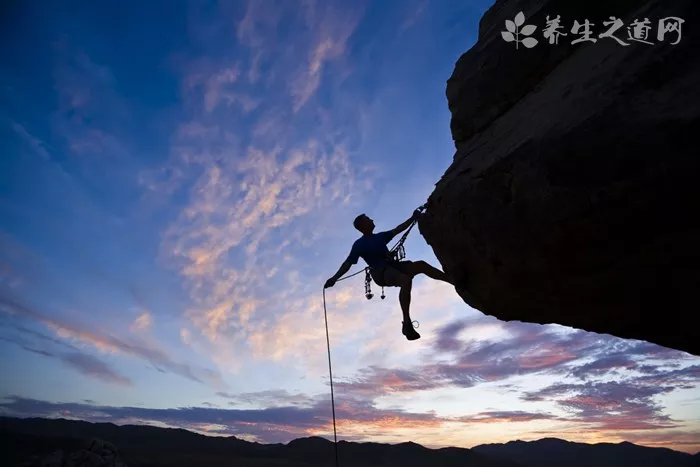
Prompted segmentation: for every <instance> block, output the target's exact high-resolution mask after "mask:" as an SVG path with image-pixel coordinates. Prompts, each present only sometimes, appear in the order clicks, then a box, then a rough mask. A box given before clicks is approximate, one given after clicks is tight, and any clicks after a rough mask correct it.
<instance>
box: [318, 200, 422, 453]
mask: <svg viewBox="0 0 700 467" xmlns="http://www.w3.org/2000/svg"><path fill="white" fill-rule="evenodd" d="M424 209H425V205H423V206H420V207H419V208H418V209H417V210H421V211H422V210H424ZM417 222H418V220H417V219H414V220H413V222H411V225H409V226H408V229H406V232H404V234H403V235H402V236H401V238H400V239H399V241H398V242H396V244H395V245H394V246H393V247H392V249H391V250H390V251H389V254H390V255H391V258H392V259H393V260H395V261H401V260H403V259H404V258H405V257H406V250H405V249H404V247H403V244H404V243H405V242H406V238H408V234H409V232H411V229H412V228H413V226H414V225H416V223H417ZM370 270H371V269H370V268H369V267H366V268H364V269H361V270H359V271H357V272H355V273H353V274H349V275H346V276H343V277H341V278H340V279H338V280H337V281H336V282H340V281H343V280H345V279H350V278H351V277H354V276H357V275H358V274H361V273H363V272H364V273H365V296H366V297H367V299H368V300H369V299H371V298H372V297H373V295H372V292H371V290H370V283H371V281H372V276H371V275H370ZM382 299H384V287H382ZM323 319H324V320H325V322H326V346H327V348H328V376H329V379H330V383H331V410H332V412H333V445H334V446H335V465H336V467H338V466H339V465H340V463H339V461H338V430H337V428H336V418H335V394H334V393H333V366H332V364H331V340H330V335H329V333H328V311H327V309H326V288H325V287H324V288H323ZM411 324H412V325H413V327H414V328H417V327H418V326H419V325H420V324H419V323H418V321H416V320H413V321H412V322H411Z"/></svg>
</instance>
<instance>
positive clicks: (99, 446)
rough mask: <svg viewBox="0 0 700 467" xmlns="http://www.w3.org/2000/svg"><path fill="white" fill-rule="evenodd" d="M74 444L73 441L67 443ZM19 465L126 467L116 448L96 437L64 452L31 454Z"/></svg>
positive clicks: (36, 466) (41, 466)
mask: <svg viewBox="0 0 700 467" xmlns="http://www.w3.org/2000/svg"><path fill="white" fill-rule="evenodd" d="M69 444H74V443H69ZM20 466H21V467H127V465H126V464H125V463H124V462H123V461H122V460H121V458H120V457H119V452H118V451H117V448H116V447H115V446H114V445H113V444H112V443H109V442H106V441H103V440H101V439H98V438H93V439H91V440H90V441H89V442H88V443H86V445H85V446H84V447H83V448H82V449H78V450H75V451H73V452H69V453H65V452H64V451H63V450H61V449H59V450H56V451H54V452H52V453H51V454H48V455H46V456H43V457H40V456H37V455H34V456H32V458H31V459H29V460H27V461H25V462H22V463H21V464H20Z"/></svg>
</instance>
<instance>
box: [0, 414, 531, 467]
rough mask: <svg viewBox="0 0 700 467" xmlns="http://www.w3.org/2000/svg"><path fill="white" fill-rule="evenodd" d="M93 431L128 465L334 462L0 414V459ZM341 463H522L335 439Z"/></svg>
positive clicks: (487, 466)
mask: <svg viewBox="0 0 700 467" xmlns="http://www.w3.org/2000/svg"><path fill="white" fill-rule="evenodd" d="M92 437H97V438H100V439H103V440H105V441H109V442H111V443H113V444H115V445H116V446H117V448H118V449H119V452H120V454H121V457H122V459H123V460H124V461H125V462H126V463H127V464H128V466H129V467H165V466H172V467H223V466H226V467H233V466H235V467H247V466H251V467H268V466H270V467H272V466H276V467H311V466H313V467H324V466H328V467H331V466H334V465H335V454H334V449H333V443H332V442H330V441H328V440H326V439H324V438H318V437H314V438H300V439H296V440H294V441H291V442H290V443H288V444H259V443H250V442H247V441H243V440H241V439H238V438H235V437H233V436H232V437H228V438H224V437H211V436H203V435H200V434H197V433H192V432H190V431H186V430H180V429H168V428H156V427H150V426H141V425H124V426H117V425H114V424H111V423H88V422H82V421H74V420H64V419H40V418H31V419H18V418H7V417H0V465H2V466H8V467H10V466H14V465H17V464H18V463H20V462H23V461H24V460H26V459H28V458H29V457H31V456H32V455H39V456H44V455H47V454H50V453H51V452H53V451H55V450H57V449H64V450H68V451H70V450H74V449H78V448H80V447H82V446H83V445H84V443H85V440H86V439H89V438H92ZM338 453H339V457H340V463H341V466H342V467H365V466H367V467H369V466H377V467H379V466H386V467H394V466H396V467H419V466H420V467H423V466H426V465H440V466H444V467H465V466H470V467H520V466H519V465H518V464H517V463H515V462H511V461H507V460H501V459H493V458H490V457H489V456H487V455H483V454H479V453H476V452H473V451H471V450H469V449H456V448H451V449H438V450H434V449H428V448H425V447H423V446H420V445H418V444H415V443H402V444H396V445H391V444H378V443H350V442H345V441H341V442H339V443H338Z"/></svg>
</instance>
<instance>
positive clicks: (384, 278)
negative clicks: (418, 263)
mask: <svg viewBox="0 0 700 467" xmlns="http://www.w3.org/2000/svg"><path fill="white" fill-rule="evenodd" d="M409 264H413V261H399V262H398V263H389V264H388V265H386V266H384V267H382V268H379V269H376V270H375V269H371V270H370V274H372V279H374V282H376V284H377V285H378V286H380V287H398V286H399V284H400V283H401V279H402V278H403V276H405V275H408V274H407V273H406V272H404V271H403V270H402V266H406V265H409Z"/></svg>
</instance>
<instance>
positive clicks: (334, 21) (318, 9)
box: [290, 2, 360, 113]
mask: <svg viewBox="0 0 700 467" xmlns="http://www.w3.org/2000/svg"><path fill="white" fill-rule="evenodd" d="M304 7H305V11H304V13H305V16H306V21H307V26H308V27H309V28H310V29H311V30H312V35H313V36H314V37H313V39H312V43H311V47H310V50H309V55H308V62H307V64H306V67H305V68H304V69H302V70H300V71H298V72H297V77H296V78H295V79H293V80H292V81H291V83H290V93H291V96H292V100H293V106H292V107H293V110H294V112H295V113H296V112H298V111H299V110H300V109H301V108H302V107H303V106H304V105H305V104H306V103H307V101H308V100H309V99H310V98H311V96H312V95H313V94H314V93H315V92H316V90H317V89H318V87H319V85H320V83H321V76H322V72H323V68H324V66H325V65H326V64H327V63H329V62H330V61H332V60H334V59H337V58H338V57H340V56H342V54H343V53H344V52H345V48H346V46H347V42H348V39H349V38H350V36H351V35H352V33H353V32H354V30H355V28H356V27H357V24H358V22H359V19H360V17H359V16H360V15H359V14H358V13H357V12H356V11H352V10H345V11H335V10H334V9H333V8H334V7H332V6H331V5H330V4H329V3H323V4H318V3H315V2H309V3H307V4H305V5H304Z"/></svg>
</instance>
